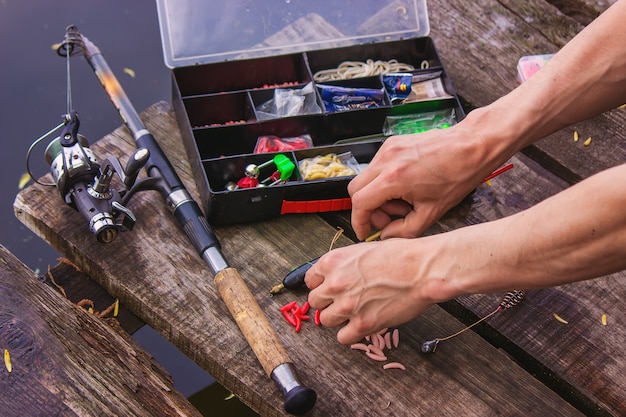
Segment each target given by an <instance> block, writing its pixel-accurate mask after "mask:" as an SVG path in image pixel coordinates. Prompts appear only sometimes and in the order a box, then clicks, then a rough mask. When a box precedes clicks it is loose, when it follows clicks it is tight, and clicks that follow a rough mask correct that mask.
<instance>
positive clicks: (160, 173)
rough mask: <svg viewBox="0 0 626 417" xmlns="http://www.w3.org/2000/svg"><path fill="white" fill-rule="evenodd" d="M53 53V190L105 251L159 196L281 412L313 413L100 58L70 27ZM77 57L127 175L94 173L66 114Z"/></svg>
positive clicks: (273, 337)
mask: <svg viewBox="0 0 626 417" xmlns="http://www.w3.org/2000/svg"><path fill="white" fill-rule="evenodd" d="M57 52H58V54H59V55H61V56H64V57H67V61H68V114H67V115H65V116H64V121H63V125H64V128H63V131H62V133H61V136H60V137H59V138H57V139H56V140H55V141H53V142H52V143H51V144H50V145H49V146H48V148H47V149H46V161H47V162H48V163H49V164H51V170H52V173H53V177H54V179H55V183H56V186H57V188H58V189H59V192H60V193H61V196H62V197H63V198H64V200H65V202H66V203H67V204H69V205H71V206H73V207H74V208H76V209H77V210H78V211H80V212H81V214H83V216H84V217H85V218H86V219H88V221H89V224H90V228H91V230H92V232H93V233H94V234H96V236H97V239H98V240H99V241H101V242H104V243H107V242H111V241H112V240H113V239H115V237H116V236H117V231H118V230H120V229H130V228H132V226H133V224H134V222H135V217H134V214H133V213H132V212H131V211H130V210H128V209H127V208H126V207H125V204H127V202H128V200H129V199H130V198H131V197H132V196H133V195H134V194H135V193H137V192H138V191H143V190H157V191H158V192H159V193H160V194H161V196H162V197H163V199H164V200H165V203H166V205H167V207H168V208H169V209H170V211H171V212H172V213H173V215H174V217H175V218H176V220H178V223H179V224H180V226H181V227H182V229H183V230H184V232H185V234H186V235H187V237H188V238H189V240H190V241H191V243H192V244H193V246H194V247H195V249H196V250H197V251H198V253H199V254H200V256H201V257H202V258H203V259H204V260H205V261H206V262H207V263H208V265H209V267H210V268H211V270H212V271H213V273H214V283H215V285H216V287H217V289H218V292H219V293H220V295H221V297H222V299H223V300H224V302H225V304H226V305H227V307H228V309H229V311H230V313H231V314H232V316H233V318H234V319H235V321H236V322H237V325H238V326H239V328H240V330H241V332H242V333H243V335H244V336H245V338H246V340H247V341H248V343H249V345H250V347H251V348H252V350H253V351H254V353H255V355H256V357H257V358H258V360H259V361H260V363H261V365H262V366H263V368H264V370H265V372H266V374H267V375H268V376H269V377H270V378H271V379H273V380H274V381H275V382H276V383H277V384H278V386H279V387H280V389H281V390H282V392H283V395H284V407H285V411H287V412H288V413H290V414H295V415H301V414H304V413H306V412H308V411H309V410H310V409H311V408H312V407H313V406H314V405H315V402H316V400H317V394H316V393H315V391H314V390H313V389H312V388H309V387H306V386H304V385H303V384H302V383H301V382H300V381H299V379H298V376H297V374H296V370H295V366H294V364H293V362H292V360H291V359H290V358H289V355H288V354H287V352H286V350H285V348H284V347H283V345H282V344H281V342H280V339H279V338H278V335H277V334H276V332H275V331H274V329H273V328H272V327H271V325H270V323H269V320H268V319H267V317H266V316H265V314H264V312H263V310H262V309H261V308H260V306H259V304H258V303H257V302H256V300H255V298H254V296H253V295H252V293H251V291H250V289H249V288H248V286H247V285H246V283H245V281H244V280H243V278H242V277H241V275H240V274H239V272H238V271H237V270H236V269H235V268H233V267H232V266H230V265H229V264H228V262H227V260H226V258H225V257H224V254H223V253H222V251H221V247H220V243H219V241H218V240H217V237H216V236H215V234H214V232H213V230H212V228H211V226H210V225H209V223H208V221H207V219H206V218H205V217H204V215H203V213H202V211H201V210H200V207H199V206H198V204H197V203H196V202H195V201H194V200H193V198H192V197H191V195H190V194H189V192H188V191H187V190H186V189H185V186H184V185H183V183H182V181H181V180H180V178H179V177H178V175H177V174H176V172H175V170H174V168H173V167H172V165H171V163H170V162H169V160H168V159H167V157H166V156H165V154H164V153H163V151H162V150H161V148H160V147H159V145H158V143H157V142H156V140H155V139H154V137H153V136H152V135H151V134H150V132H149V131H148V130H147V129H146V127H145V126H144V124H143V123H142V121H141V119H140V117H139V115H138V114H137V112H136V111H135V109H134V107H133V106H132V104H131V102H130V100H129V99H128V97H127V96H126V94H125V92H124V90H123V89H122V86H121V85H120V83H119V82H118V80H117V78H116V77H115V75H114V74H113V72H112V71H111V69H110V68H109V66H108V64H107V63H106V61H105V59H104V57H103V56H102V54H101V52H100V50H99V49H98V48H97V47H96V46H95V45H94V44H93V43H92V42H91V41H89V40H88V39H87V38H86V37H85V36H83V35H82V34H81V33H80V32H79V31H78V28H77V27H76V26H74V25H70V26H68V27H67V29H66V34H65V38H64V40H63V42H62V43H61V45H60V47H59V48H58V49H57ZM80 53H82V55H83V56H84V58H85V59H86V60H87V62H88V63H89V65H90V66H91V68H92V69H93V71H94V73H95V75H96V76H97V78H98V80H99V81H100V83H101V84H102V87H103V88H104V90H105V92H106V93H107V95H108V96H109V98H110V100H111V102H112V103H113V106H114V107H115V108H116V110H117V112H118V113H119V115H120V117H121V118H122V120H123V121H124V124H125V125H126V126H127V127H128V129H129V130H130V132H131V134H132V136H133V138H134V140H135V143H136V145H137V151H136V152H135V153H134V154H133V155H132V156H131V158H130V160H129V162H128V164H127V165H126V167H125V168H122V166H121V164H120V163H119V161H118V160H117V159H116V158H115V157H109V158H107V159H106V160H105V162H104V163H103V164H102V165H101V166H100V165H99V164H98V163H97V160H96V159H95V156H94V155H93V153H92V152H91V151H90V150H89V148H88V147H87V146H86V141H85V140H84V138H82V137H80V135H79V134H78V127H79V120H78V115H77V114H76V112H74V111H73V110H72V109H71V108H70V107H71V104H70V103H71V100H70V99H69V95H70V87H69V84H70V83H69V57H70V56H72V55H76V54H80ZM40 139H41V138H40ZM38 141H39V139H38ZM33 145H34V144H33ZM31 148H32V146H31ZM29 152H30V150H29ZM142 168H145V171H146V173H147V178H143V179H141V180H139V181H137V174H138V173H139V171H140V170H141V169H142ZM29 172H30V171H29ZM115 173H117V174H118V176H119V177H120V178H121V180H122V183H123V184H124V186H125V189H124V190H121V191H114V190H111V189H110V184H111V179H112V177H113V174H115ZM46 185H49V184H46ZM85 190H87V192H84V191H85Z"/></svg>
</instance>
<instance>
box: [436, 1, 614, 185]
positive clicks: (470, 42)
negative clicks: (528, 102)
mask: <svg viewBox="0 0 626 417" xmlns="http://www.w3.org/2000/svg"><path fill="white" fill-rule="evenodd" d="M607 3H609V2H602V3H600V2H599V3H598V7H603V8H606V7H608V4H607ZM428 7H429V9H428V10H429V18H430V23H431V34H430V36H431V37H432V38H433V40H434V42H435V44H436V46H437V49H438V51H439V54H440V55H441V59H442V61H443V63H444V65H445V67H446V69H447V71H448V73H449V75H450V77H451V79H452V80H453V83H454V85H455V87H456V88H457V90H458V93H459V95H460V96H461V97H462V98H463V99H464V100H465V101H466V102H467V103H468V107H469V108H470V109H471V108H475V107H480V106H484V105H486V104H489V103H491V102H493V101H495V100H496V99H497V98H499V97H501V96H502V95H504V94H506V93H507V92H509V91H510V90H512V89H513V88H515V87H516V86H517V84H518V81H517V80H516V76H517V61H518V60H519V58H521V57H522V56H525V55H535V54H544V53H553V52H556V51H557V50H558V49H559V48H560V47H561V46H563V45H564V44H565V43H566V42H567V41H568V40H569V39H571V38H572V37H573V36H575V34H576V33H578V32H579V31H580V30H581V29H582V25H580V24H579V23H578V22H577V21H575V20H574V19H572V18H570V17H568V16H566V15H564V14H562V13H560V12H559V11H558V10H557V9H556V8H555V7H554V6H552V5H550V4H549V3H547V2H545V1H542V0H528V1H522V2H520V1H513V0H499V1H497V0H477V1H471V2H449V1H444V0H430V1H429V3H428ZM468 110H469V109H468ZM511 111H515V109H511ZM574 129H576V130H577V131H578V132H579V134H580V136H581V137H583V138H584V139H586V138H587V137H589V136H591V137H592V138H593V141H592V144H591V146H589V147H584V146H583V145H582V141H581V142H579V143H574V142H573V139H572V131H573V130H574ZM528 152H529V154H531V155H533V157H535V158H537V159H539V160H541V162H542V163H543V164H545V165H546V166H548V167H549V168H550V169H551V170H553V171H554V172H556V173H557V174H558V175H559V176H561V177H562V178H564V179H566V180H567V181H568V182H576V181H579V180H580V179H581V178H586V177H588V176H590V175H592V174H594V173H596V172H598V171H601V170H603V169H606V168H608V167H611V166H615V165H617V164H621V163H623V161H624V160H626V110H624V109H616V110H613V111H610V112H607V113H605V114H603V115H600V116H597V117H595V118H593V119H591V120H589V121H586V122H582V123H577V124H576V125H575V126H572V127H571V128H567V129H563V130H561V131H559V132H557V133H554V134H553V135H550V136H549V137H547V138H545V139H542V140H540V141H539V142H537V143H536V144H535V145H534V146H531V147H530V148H529V149H528Z"/></svg>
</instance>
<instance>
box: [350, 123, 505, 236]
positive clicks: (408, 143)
mask: <svg viewBox="0 0 626 417" xmlns="http://www.w3.org/2000/svg"><path fill="white" fill-rule="evenodd" d="M475 137H476V134H475V133H474V132H470V131H469V130H468V129H467V128H464V127H463V125H462V124H458V125H455V126H453V127H451V128H448V129H445V130H438V129H437V130H431V131H428V132H425V133H420V134H414V135H403V136H392V137H390V138H388V139H387V140H386V141H385V143H383V145H382V146H381V148H380V149H379V151H378V152H377V153H376V155H375V156H374V158H373V159H372V161H371V162H370V164H369V166H368V167H367V168H366V169H365V170H363V171H362V172H361V173H360V174H359V175H357V176H356V177H355V178H354V179H353V180H352V181H351V182H350V184H349V185H348V192H349V193H350V196H351V197H352V219H351V221H352V227H353V229H354V231H355V233H356V235H357V237H358V238H359V239H364V238H365V237H366V236H367V235H368V234H369V233H370V231H371V229H372V227H374V228H375V229H378V230H381V231H382V237H383V238H388V237H415V236H418V235H420V234H421V233H422V232H423V231H424V230H425V229H426V228H428V227H429V226H430V225H431V224H432V223H434V222H435V221H436V220H437V219H439V218H440V217H441V216H443V215H444V214H445V213H446V212H447V211H448V210H449V209H451V208H452V207H454V206H455V205H456V204H458V203H459V202H460V201H461V200H462V199H463V198H464V197H465V196H466V195H467V194H469V193H470V192H471V191H472V190H473V189H474V188H475V187H476V186H477V185H478V184H480V183H481V182H482V180H483V179H484V178H485V177H486V176H487V175H488V174H489V173H490V172H491V169H493V167H494V164H493V163H492V164H488V163H487V162H486V161H485V159H484V154H483V153H481V148H480V145H479V141H477V140H470V139H471V138H475ZM483 164H484V165H483ZM496 164H497V162H496ZM496 166H497V165H496Z"/></svg>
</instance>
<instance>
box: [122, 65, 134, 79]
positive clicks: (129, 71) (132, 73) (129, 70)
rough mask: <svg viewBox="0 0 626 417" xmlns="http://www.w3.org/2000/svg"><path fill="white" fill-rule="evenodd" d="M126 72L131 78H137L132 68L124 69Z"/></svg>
mask: <svg viewBox="0 0 626 417" xmlns="http://www.w3.org/2000/svg"><path fill="white" fill-rule="evenodd" d="M124 72H125V73H126V74H128V75H130V77H131V78H135V71H133V70H132V69H130V68H126V67H125V68H124Z"/></svg>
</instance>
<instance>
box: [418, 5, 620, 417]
mask: <svg viewBox="0 0 626 417" xmlns="http://www.w3.org/2000/svg"><path fill="white" fill-rule="evenodd" d="M550 3H553V5H554V6H553V5H551V4H549V3H547V2H544V1H540V0H529V1H523V2H516V1H509V0H500V1H492V0H479V1H474V2H447V1H441V0H430V1H429V16H430V21H431V37H432V38H433V39H434V41H435V44H436V45H437V48H438V50H439V53H440V55H441V58H442V60H443V61H444V65H445V66H446V68H447V70H448V72H449V74H450V76H451V78H452V80H453V81H454V84H455V87H456V88H457V90H458V92H459V94H460V96H462V97H463V99H464V100H465V101H467V102H468V103H469V104H470V107H479V106H483V105H486V104H488V103H490V102H492V101H494V100H495V99H497V98H498V97H500V96H501V95H503V94H506V93H507V92H508V91H509V90H511V89H513V88H515V86H517V80H516V71H517V69H516V65H517V60H518V59H519V58H520V57H522V56H525V55H534V54H542V53H552V52H556V51H557V50H558V49H559V48H560V47H561V46H563V45H564V44H565V43H566V42H567V41H568V40H569V39H571V38H572V37H573V36H575V35H576V34H577V33H578V32H579V31H580V30H581V29H582V27H583V26H582V25H581V23H583V24H584V23H588V22H589V21H591V20H592V19H593V18H594V17H595V16H597V15H598V14H599V13H600V12H602V11H604V10H606V8H608V7H609V6H610V5H611V4H613V3H615V0H608V1H600V2H594V1H574V2H563V1H559V0H554V1H551V2H550ZM555 6H556V7H559V8H560V9H561V11H562V12H561V11H560V10H558V9H557V8H556V7H555ZM570 16H571V17H570ZM572 17H573V18H572ZM468 45H469V46H470V48H468ZM511 111H515V109H511ZM573 130H577V131H578V132H579V134H580V137H582V138H583V139H585V138H587V137H589V136H591V137H592V142H591V145H590V146H589V147H584V146H583V145H582V143H581V142H582V141H579V142H578V143H575V142H574V141H573V133H572V132H573ZM524 153H525V154H527V155H529V156H531V157H532V158H534V159H535V160H537V161H539V162H540V163H541V164H542V165H543V166H545V167H547V168H549V169H550V171H552V172H553V173H555V174H556V175H558V176H559V177H561V178H563V179H565V180H566V181H568V182H570V183H572V182H576V181H578V180H580V179H583V178H586V177H589V176H590V175H592V174H594V173H596V172H598V171H601V170H603V169H606V168H608V167H611V166H614V165H617V164H621V163H624V161H626V110H624V109H616V110H613V111H611V112H607V113H606V114H603V115H601V116H598V117H595V118H593V119H591V120H588V121H585V122H582V123H579V124H576V125H575V126H572V127H571V128H566V129H563V130H562V131H560V132H557V133H555V134H553V135H551V136H549V137H548V138H546V139H543V140H541V141H540V142H538V143H537V144H536V145H534V146H531V147H529V148H528V149H526V150H524ZM518 168H519V167H518ZM518 168H516V169H515V170H513V171H511V172H509V173H507V174H505V175H506V179H504V178H503V179H499V180H496V181H494V191H495V194H494V195H495V198H496V200H497V201H498V203H497V204H496V205H495V206H494V212H493V213H492V215H491V216H493V217H490V216H488V217H486V218H482V219H476V220H477V221H485V220H490V219H492V218H494V217H499V216H502V215H507V214H510V213H511V211H508V210H507V211H503V212H499V208H500V207H506V206H510V207H514V210H513V211H518V210H520V209H524V208H525V207H526V206H527V205H529V204H534V203H535V202H536V201H539V200H540V199H542V198H543V197H542V196H541V194H546V195H547V194H550V193H554V192H557V191H558V190H559V189H560V188H562V187H565V186H566V184H561V185H558V183H557V182H554V184H555V185H556V186H552V185H550V186H548V184H546V183H541V184H535V183H534V179H533V178H532V176H531V177H527V173H525V172H523V171H522V170H520V169H518ZM534 171H535V172H539V170H537V169H535V170H534ZM550 182H551V183H552V182H553V181H550ZM536 188H541V189H542V192H539V193H533V192H532V191H531V190H533V189H536ZM548 190H550V191H549V192H548V193H545V191H548ZM533 194H536V198H529V197H530V196H532V195H533ZM515 195H518V196H522V195H523V196H524V198H523V199H519V200H518V201H517V203H516V202H515V201H512V200H511V199H514V198H515ZM544 197H545V195H544ZM507 200H508V201H507ZM575 209H576V208H575V207H572V210H575ZM564 215H567V213H564ZM450 221H452V222H453V223H454V220H453V219H452V218H451V219H450ZM458 225H459V223H458V220H457V223H455V224H453V225H450V226H448V227H457V226H458ZM435 230H436V229H435ZM625 278H626V274H625V273H620V274H614V275H611V276H609V277H606V278H603V279H600V280H594V281H590V282H585V283H578V284H574V285H569V286H563V287H559V288H555V289H552V290H543V291H534V292H531V293H530V294H528V296H527V300H526V301H525V302H524V307H522V308H519V310H518V311H516V312H515V313H514V314H510V315H507V316H504V315H503V316H501V317H497V318H494V319H493V320H492V321H491V322H490V323H491V325H492V326H493V327H494V328H495V329H497V331H496V334H493V333H492V335H493V340H494V342H495V343H499V344H501V345H502V346H503V347H504V346H505V345H507V344H509V347H510V349H509V352H510V353H511V354H514V352H517V355H516V356H517V357H518V359H519V360H527V361H528V365H529V366H531V365H530V364H531V363H534V365H532V367H533V372H535V373H536V374H540V375H542V377H543V378H545V380H546V381H548V382H550V383H551V385H553V386H557V387H559V388H557V389H558V390H559V392H561V393H562V395H564V396H566V397H567V398H569V399H570V400H571V401H573V402H574V403H575V404H577V406H579V407H580V408H581V409H584V410H585V411H586V412H587V413H597V414H598V415H602V414H603V413H609V414H612V415H624V414H626V381H625V380H624V378H619V377H618V373H619V372H620V371H619V370H620V369H623V368H624V364H626V354H625V353H624V349H623V344H624V340H625V338H624V336H625V334H626V333H625V328H624V326H623V323H624V319H626V315H625V313H624V310H623V309H622V308H621V305H622V304H623V300H624V298H625V297H626V288H625V284H624V282H625ZM503 279H506V277H503ZM460 302H461V303H462V305H463V306H465V307H467V308H468V309H469V310H470V311H473V312H474V313H475V315H476V316H481V315H484V314H486V313H488V312H489V311H491V310H492V309H493V306H494V305H495V304H497V303H498V297H497V296H474V297H467V298H463V299H462V300H460ZM450 308H454V307H453V306H450ZM553 313H558V314H560V315H561V316H563V317H567V319H568V320H569V324H568V325H565V326H564V325H561V324H560V323H558V322H557V321H556V320H555V319H554V317H553V316H552V314H553ZM603 314H607V316H608V317H609V324H608V325H607V326H603V325H602V324H601V322H600V319H601V316H602V315H603ZM476 316H474V317H476ZM468 320H469V318H468ZM486 331H487V330H486ZM527 355H529V356H530V357H528V356H527ZM524 358H525V359H524ZM534 361H536V362H534ZM563 383H565V384H564V385H562V384H563Z"/></svg>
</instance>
